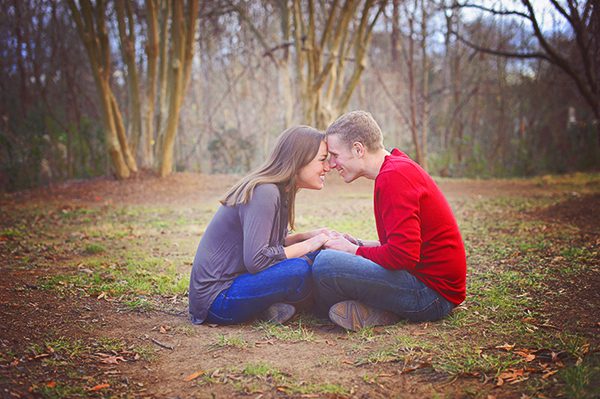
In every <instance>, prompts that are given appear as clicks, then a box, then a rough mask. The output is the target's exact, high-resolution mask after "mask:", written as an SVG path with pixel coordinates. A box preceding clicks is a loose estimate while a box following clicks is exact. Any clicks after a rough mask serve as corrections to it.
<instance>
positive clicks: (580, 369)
mask: <svg viewBox="0 0 600 399" xmlns="http://www.w3.org/2000/svg"><path fill="white" fill-rule="evenodd" d="M558 378H559V380H560V381H561V382H562V383H563V384H564V388H563V393H564V396H565V397H567V398H572V399H584V398H598V397H600V357H599V356H598V355H595V356H591V357H588V358H586V359H584V360H583V361H581V362H579V363H577V364H575V365H572V366H569V367H566V368H564V369H563V370H561V371H560V372H559V373H558Z"/></svg>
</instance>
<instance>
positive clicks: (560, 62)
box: [454, 0, 600, 145]
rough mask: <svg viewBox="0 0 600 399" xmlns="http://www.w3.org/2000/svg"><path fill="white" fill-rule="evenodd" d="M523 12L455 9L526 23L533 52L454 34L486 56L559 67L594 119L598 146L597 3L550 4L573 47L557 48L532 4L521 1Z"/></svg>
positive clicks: (556, 1)
mask: <svg viewBox="0 0 600 399" xmlns="http://www.w3.org/2000/svg"><path fill="white" fill-rule="evenodd" d="M521 4H522V5H523V9H522V10H516V9H504V8H502V9H500V8H490V7H486V6H483V5H481V4H472V3H465V4H460V5H456V7H463V8H471V9H476V10H480V11H482V12H483V13H485V14H488V15H493V16H501V17H512V18H517V19H520V20H523V21H526V22H527V23H528V24H529V26H530V28H531V30H532V33H533V36H534V37H535V38H536V40H537V43H538V46H539V48H538V49H537V50H535V51H528V52H516V51H504V50H502V49H498V48H491V47H490V46H487V45H485V44H481V43H474V42H471V41H470V40H468V39H466V38H465V37H463V36H462V35H460V34H459V33H458V32H454V34H455V35H456V36H457V37H458V39H459V40H461V41H462V42H463V43H465V44H467V45H468V46H470V47H472V48H474V49H476V50H478V51H481V52H484V53H488V54H493V55H497V56H502V57H511V58H521V59H541V60H545V61H547V62H549V63H551V64H552V65H554V66H556V67H558V68H559V69H560V70H562V71H563V72H564V73H565V74H567V76H569V77H570V78H571V80H572V81H573V82H574V83H575V85H576V86H577V89H578V91H579V93H580V94H581V96H582V97H583V98H584V99H585V101H586V103H587V104H588V106H589V107H590V109H591V111H592V112H593V114H594V116H595V118H596V128H597V136H598V145H600V56H599V54H600V38H599V35H598V31H599V30H600V28H599V26H600V5H599V4H598V1H597V0H585V1H584V2H583V3H582V4H579V2H578V1H576V0H565V1H559V0H550V4H551V5H552V10H553V11H554V12H555V13H556V15H557V16H558V17H560V18H561V20H562V21H563V22H564V23H565V24H566V26H567V27H568V28H569V30H570V32H569V33H568V34H569V35H570V37H571V38H572V46H564V45H560V46H559V45H557V44H556V43H555V42H553V40H552V38H551V37H549V34H548V33H546V32H545V31H544V30H543V29H542V26H541V23H540V16H539V15H538V13H537V12H536V10H535V8H534V6H533V4H532V1H530V0H521Z"/></svg>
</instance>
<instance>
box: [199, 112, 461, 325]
mask: <svg viewBox="0 0 600 399" xmlns="http://www.w3.org/2000/svg"><path fill="white" fill-rule="evenodd" d="M328 153H329V158H328ZM330 169H337V170H338V172H339V173H340V175H341V176H342V178H343V179H344V182H346V183H350V182H352V181H354V180H355V179H357V178H359V177H365V178H367V179H371V180H375V190H374V211H375V221H376V225H377V233H378V237H379V241H362V240H360V239H357V238H354V237H352V236H350V235H348V234H340V233H337V232H335V231H332V230H329V229H327V228H322V229H319V230H314V231H310V232H305V233H296V234H288V227H290V228H291V229H294V204H295V199H296V193H297V192H298V190H300V189H302V188H308V189H313V190H320V189H321V188H323V184H324V178H325V174H326V173H328V172H329V171H330ZM221 204H222V206H220V207H219V209H218V210H217V212H216V214H215V216H214V217H213V219H212V221H211V222H210V224H209V225H208V227H207V228H206V231H205V232H204V234H203V236H202V239H201V240H200V245H199V246H198V250H197V252H196V257H195V259H194V264H193V268H192V274H191V279H190V289H189V311H190V318H191V320H192V322H193V323H194V324H200V323H203V322H207V323H214V324H237V323H243V322H246V321H249V320H253V319H256V318H261V319H265V320H270V321H273V322H279V323H283V322H285V321H287V320H289V319H290V318H291V317H292V316H293V315H294V313H295V311H296V308H297V307H298V306H299V305H300V304H306V303H307V302H308V303H312V302H313V301H314V305H315V309H316V311H317V312H318V313H320V314H321V315H322V316H325V315H328V316H329V318H330V319H331V321H333V322H334V323H335V324H337V325H339V326H341V327H343V328H345V329H348V330H358V329H360V328H363V327H367V326H374V325H387V324H393V323H396V322H397V321H399V320H401V319H405V320H409V321H416V322H419V321H434V320H438V319H441V318H443V317H444V316H446V315H447V314H448V313H450V311H451V310H452V309H453V308H454V307H455V306H457V305H458V304H460V303H461V302H462V301H463V300H464V299H465V280H466V260H465V250H464V247H463V243H462V239H461V236H460V232H459V230H458V225H457V223H456V220H455V218H454V216H453V214H452V211H451V210H450V206H449V205H448V203H447V201H446V199H445V198H444V196H443V194H442V193H441V191H440V190H439V188H438V187H437V185H436V184H435V182H434V181H433V179H432V178H431V177H430V176H429V175H428V174H427V173H426V172H425V171H424V170H423V169H422V168H421V167H420V166H419V165H418V164H417V163H415V162H414V161H412V160H411V159H410V158H409V157H407V156H406V155H405V154H403V153H402V152H400V151H398V150H397V149H394V150H393V151H392V152H391V153H390V152H388V151H386V150H385V148H384V146H383V135H382V133H381V129H380V128H379V126H378V125H377V122H375V120H374V119H373V118H372V116H371V114H369V113H367V112H364V111H354V112H349V113H347V114H344V115H342V116H341V117H340V118H339V119H337V120H336V121H335V122H333V124H332V125H331V126H329V128H328V129H327V131H326V132H325V134H323V133H322V132H320V131H318V130H316V129H313V128H311V127H308V126H298V127H292V128H289V129H287V130H286V131H284V132H283V133H282V134H281V136H280V137H279V139H278V141H277V144H276V145H275V148H274V149H273V152H272V153H271V155H270V157H269V159H268V160H267V162H266V163H264V164H263V165H262V166H261V167H259V168H258V169H257V170H255V171H254V172H252V173H250V174H249V175H248V176H246V177H244V178H243V179H242V180H240V181H239V182H238V183H237V184H235V185H234V186H233V187H232V188H231V189H230V190H229V191H228V192H227V193H226V194H225V196H224V197H223V199H222V200H221ZM356 217H363V216H362V215H356Z"/></svg>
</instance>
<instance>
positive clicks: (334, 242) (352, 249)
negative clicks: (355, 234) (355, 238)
mask: <svg viewBox="0 0 600 399" xmlns="http://www.w3.org/2000/svg"><path fill="white" fill-rule="evenodd" d="M350 238H352V236H350ZM325 248H327V249H335V250H337V251H343V252H348V253H349V254H352V255H355V254H356V250H357V249H358V245H356V244H353V243H352V242H351V241H349V240H348V239H347V238H346V237H345V235H344V236H342V235H341V234H340V235H339V236H338V237H337V238H332V239H330V240H328V241H326V242H325Z"/></svg>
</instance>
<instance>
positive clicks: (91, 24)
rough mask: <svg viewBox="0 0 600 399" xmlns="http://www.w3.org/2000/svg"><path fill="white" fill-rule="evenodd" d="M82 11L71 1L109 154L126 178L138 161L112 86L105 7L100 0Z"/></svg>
mask: <svg viewBox="0 0 600 399" xmlns="http://www.w3.org/2000/svg"><path fill="white" fill-rule="evenodd" d="M79 3H80V6H81V10H80V9H79V8H78V7H77V5H76V4H75V1H74V0H68V5H69V8H70V9H71V14H72V17H73V19H74V20H75V24H76V25H77V30H78V32H79V35H80V37H81V39H82V40H83V44H84V46H85V48H86V51H87V54H88V58H89V60H90V66H91V68H92V72H93V75H94V81H95V82H96V88H97V91H98V95H99V97H100V103H101V107H102V120H103V125H104V131H105V136H106V145H107V149H108V153H109V155H110V158H111V160H112V164H113V166H114V168H115V173H116V176H117V178H119V179H126V178H128V177H129V176H130V173H131V172H136V171H137V166H136V163H135V159H134V158H133V157H132V156H131V153H130V151H129V146H128V144H127V140H126V138H125V137H124V136H125V133H124V127H123V120H122V118H121V114H120V112H119V110H118V106H117V104H116V101H115V102H114V104H113V101H114V96H113V93H112V89H111V87H110V76H111V59H110V48H109V44H108V34H107V31H106V25H105V20H104V18H105V14H106V9H105V7H106V5H105V4H104V2H102V1H99V2H98V3H97V5H96V9H94V8H93V6H92V4H91V2H90V1H89V0H81V1H80V2H79Z"/></svg>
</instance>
